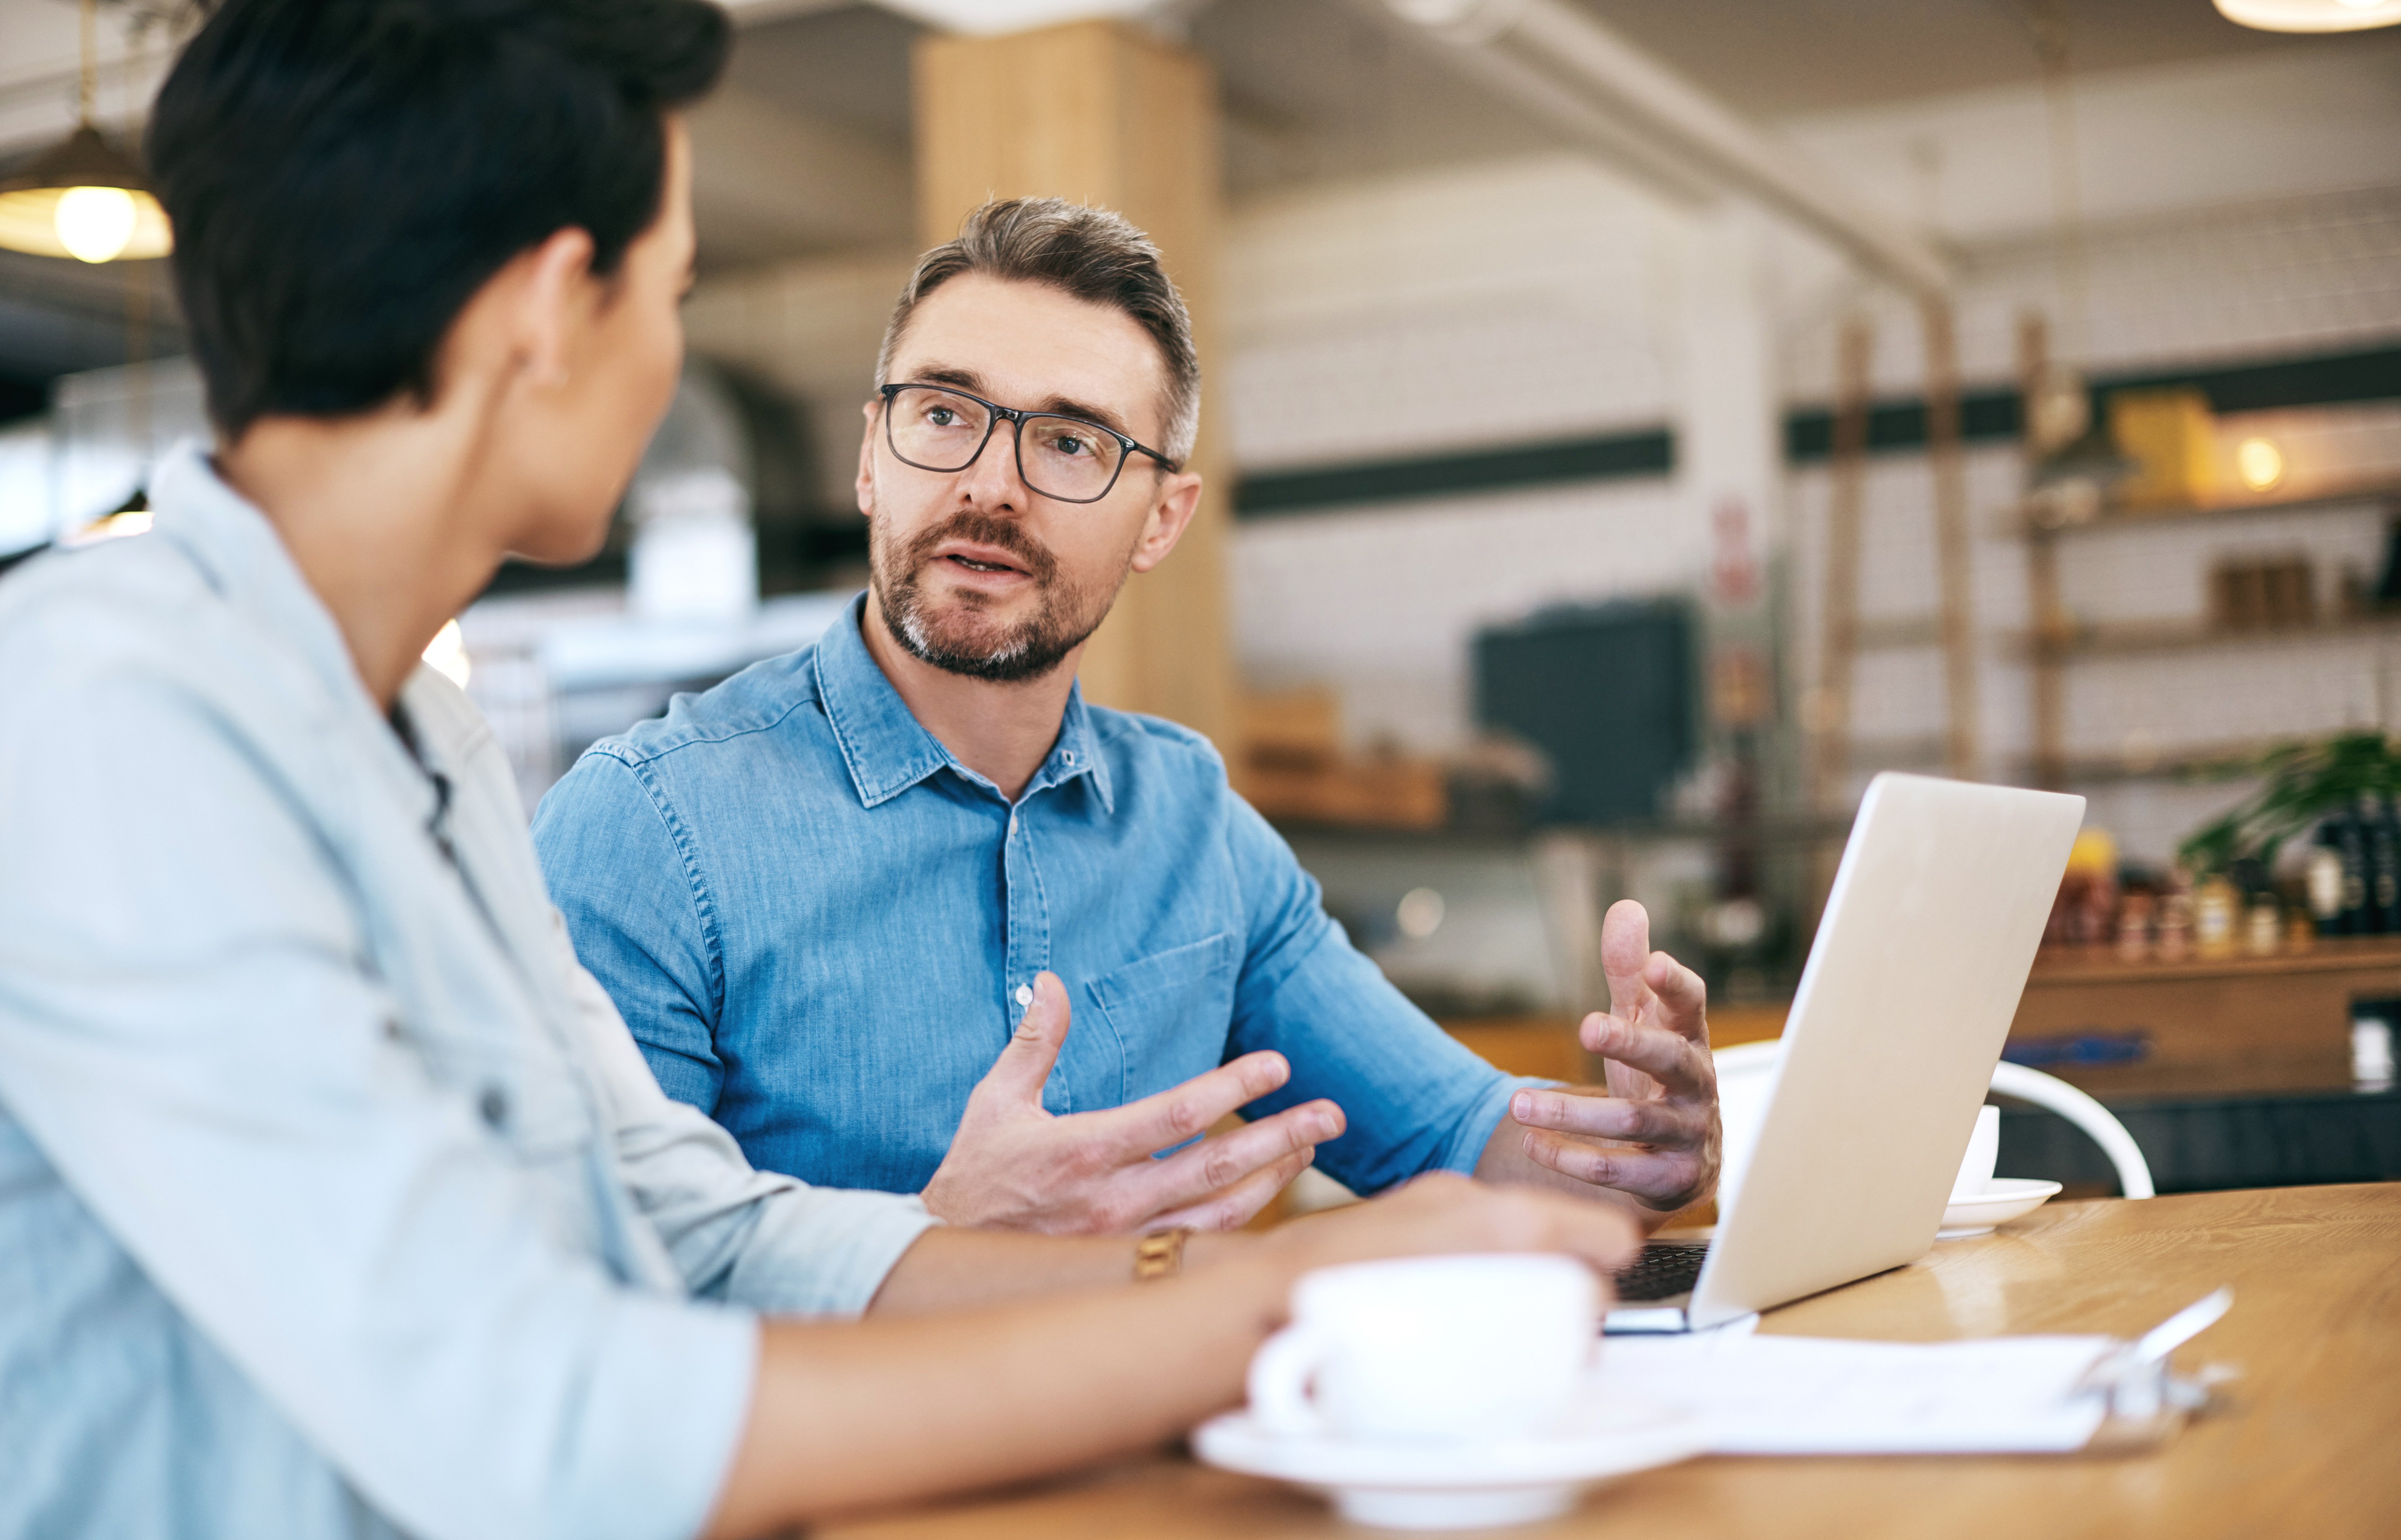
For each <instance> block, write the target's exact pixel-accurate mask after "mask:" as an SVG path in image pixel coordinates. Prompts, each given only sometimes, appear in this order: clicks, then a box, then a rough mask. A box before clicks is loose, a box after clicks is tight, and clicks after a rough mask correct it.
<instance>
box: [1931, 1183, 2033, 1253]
mask: <svg viewBox="0 0 2401 1540" xmlns="http://www.w3.org/2000/svg"><path fill="white" fill-rule="evenodd" d="M2058 1195H2059V1183H2057V1182H2055V1181H2035V1180H2032V1179H2028V1178H2025V1177H1995V1178H1994V1179H1992V1180H1990V1181H1988V1182H1986V1183H1985V1184H1984V1190H1983V1192H1979V1193H1977V1194H1976V1195H1975V1196H1974V1197H1972V1198H1953V1199H1952V1200H1951V1206H1950V1207H1948V1208H1945V1209H1944V1210H1942V1228H1941V1229H1940V1230H1937V1231H1936V1232H1935V1233H1934V1238H1935V1239H1936V1240H1938V1241H1955V1240H1957V1239H1959V1238H1960V1237H1961V1236H1964V1235H1983V1234H1987V1233H1990V1232H1991V1230H1992V1228H1993V1226H1995V1225H1996V1224H2007V1223H2009V1222H2010V1220H2013V1219H2016V1218H2017V1217H2018V1216H2019V1215H2021V1214H2031V1213H2033V1212H2034V1211H2035V1210H2036V1209H2037V1208H2040V1207H2041V1206H2043V1205H2044V1204H2046V1203H2049V1202H2050V1201H2051V1199H2052V1198H2055V1197H2057V1196H2058Z"/></svg>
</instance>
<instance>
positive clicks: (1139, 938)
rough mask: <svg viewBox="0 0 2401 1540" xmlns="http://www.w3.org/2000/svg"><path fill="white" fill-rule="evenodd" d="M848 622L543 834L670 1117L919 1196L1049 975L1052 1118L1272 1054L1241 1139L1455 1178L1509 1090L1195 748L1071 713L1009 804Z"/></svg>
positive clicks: (1377, 1178)
mask: <svg viewBox="0 0 2401 1540" xmlns="http://www.w3.org/2000/svg"><path fill="white" fill-rule="evenodd" d="M862 608H863V600H862V601H861V602H858V603H854V604H853V605H852V606H850V609H849V610H848V612H847V613H846V615H845V616H844V619H842V620H837V621H836V622H835V624H834V625H833V627H832V628H831V629H830V631H828V633H827V634H826V635H825V636H824V637H823V638H822V639H821V640H820V641H819V642H818V643H817V644H816V646H814V647H807V648H804V649H803V650H801V651H799V652H796V653H792V654H790V655H789V656H786V657H782V658H777V659H773V660H771V661H766V662H763V663H760V664H758V665H756V666H754V667H752V668H749V669H747V670H745V671H744V672H743V673H741V674H739V675H735V676H734V678H732V679H729V680H727V681H726V682H725V683H723V684H721V685H720V686H718V687H717V688H714V689H712V690H709V691H707V693H706V694H702V695H697V696H689V695H688V696H679V697H678V698H677V700H676V701H675V702H674V703H673V705H672V706H671V707H670V708H669V709H668V711H667V714H666V715H665V716H664V717H662V718H659V719H657V720H653V721H650V722H645V723H643V724H641V725H639V726H638V727H636V728H635V729H633V730H632V731H630V732H627V733H625V734H624V735H623V736H620V737H617V738H612V739H609V740H606V741H604V742H602V743H598V744H597V745H595V746H594V747H593V748H592V749H590V750H589V751H587V752H586V753H585V754H584V756H583V758H582V759H581V760H579V761H578V762H577V764H576V766H575V767H574V769H573V770H571V771H570V772H569V774H568V776H567V777H566V778H565V779H564V780H563V781H561V782H560V783H559V784H558V785H557V786H556V787H555V788H553V790H552V791H551V793H550V795H549V796H548V797H545V798H544V799H543V801H542V809H541V811H540V813H539V814H538V815H537V817H536V818H535V821H534V840H535V845H536V848H537V849H538V850H539V851H540V852H541V856H542V866H543V869H544V871H545V873H546V874H547V876H548V878H549V880H550V886H551V891H552V893H553V894H554V895H555V896H556V900H557V902H558V904H559V906H560V908H561V909H562V910H563V911H564V912H565V913H566V915H567V920H568V926H569V931H570V933H571V934H572V935H573V936H574V940H575V947H576V951H577V953H578V954H579V955H580V956H581V957H582V959H583V963H584V965H585V966H586V967H588V968H590V969H591V970H592V972H593V973H594V974H596V975H597V977H598V978H599V980H600V981H601V983H602V985H603V986H605V987H606V988H608V990H609V992H610V994H611V996H612V997H613V998H614V999H615V1001H616V1002H617V1007H618V1009H619V1010H620V1011H621V1012H622V1013H623V1014H624V1017H625V1021H626V1024H627V1025H628V1026H629V1027H631V1028H632V1029H633V1031H634V1035H635V1037H636V1038H637V1039H638V1041H639V1042H640V1043H641V1044H642V1048H643V1051H644V1052H645V1053H646V1054H648V1055H649V1056H650V1060H651V1065H652V1069H653V1070H656V1071H657V1074H658V1077H659V1083H661V1084H662V1085H664V1086H665V1088H666V1090H667V1091H668V1093H669V1094H670V1095H672V1096H677V1097H682V1098H683V1099H685V1100H687V1101H690V1102H692V1103H693V1105H694V1106H697V1107H699V1108H701V1109H703V1110H704V1111H707V1112H709V1113H710V1114H711V1115H712V1116H714V1117H715V1118H716V1119H717V1120H718V1121H719V1122H720V1123H722V1124H724V1125H725V1126H726V1127H727V1128H728V1129H729V1130H731V1131H732V1133H733V1134H734V1138H736V1139H737V1140H739V1141H740V1142H741V1145H742V1148H743V1151H744V1152H745V1153H746V1154H748V1156H749V1158H750V1160H751V1161H752V1162H753V1163H754V1164H756V1165H759V1166H761V1168H762V1169H767V1170H775V1171H785V1172H789V1173H791V1174H792V1175H794V1176H798V1177H801V1178H802V1179H804V1180H808V1181H812V1182H819V1183H827V1184H833V1185H840V1186H844V1187H864V1188H882V1189H885V1190H886V1191H890V1192H917V1191H919V1190H921V1189H922V1188H923V1187H924V1186H925V1184H926V1180H927V1179H929V1178H930V1177H931V1176H932V1175H933V1172H934V1168H935V1167H936V1166H937V1165H940V1162H941V1159H942V1155H943V1152H944V1151H945V1150H947V1149H948V1148H949V1145H950V1142H951V1137H952V1135H953V1133H954V1131H955V1130H956V1129H957V1127H958V1124H959V1119H960V1117H961V1115H962V1114H963V1112H964V1111H965V1110H966V1107H967V1093H968V1092H969V1091H970V1090H972V1089H973V1088H974V1086H975V1084H976V1083H977V1082H978V1081H979V1080H981V1078H982V1077H983V1075H984V1073H985V1072H986V1071H987V1070H990V1069H991V1068H992V1064H993V1061H994V1059H995V1057H996V1056H998V1055H999V1053H1000V1051H1001V1048H1002V1046H1003V1045H1004V1044H1005V1043H1007V1041H1008V1036H1009V1033H1010V1031H1011V1029H1013V1027H1014V1026H1015V1023H1016V1019H1017V1016H1018V1015H1019V1014H1020V1013H1021V1011H1022V1006H1021V1005H1020V1004H1019V1002H1018V999H1017V996H1018V993H1019V991H1020V990H1021V989H1022V988H1025V987H1026V986H1028V985H1029V984H1030V983H1031V982H1032V980H1033V978H1034V976H1035V975H1036V974H1038V973H1041V972H1042V971H1044V970H1045V969H1048V970H1050V971H1051V972H1053V973H1056V974H1059V975H1060V977H1061V978H1062V979H1063V981H1064V982H1065V983H1066V986H1067V989H1068V998H1069V1001H1070V1002H1071V1005H1072V1009H1073V1013H1074V1015H1073V1019H1072V1024H1071V1027H1070V1029H1069V1033H1068V1037H1067V1043H1066V1047H1065V1049H1064V1051H1063V1053H1062V1055H1061V1056H1060V1060H1059V1064H1058V1067H1057V1069H1056V1070H1054V1071H1053V1072H1052V1073H1051V1076H1050V1083H1049V1085H1048V1086H1047V1087H1046V1088H1045V1091H1044V1095H1043V1102H1044V1105H1045V1106H1046V1107H1048V1108H1049V1109H1050V1111H1053V1112H1062V1113H1064V1112H1077V1111H1091V1110H1093V1109H1096V1108H1104V1107H1115V1106H1118V1105H1120V1104H1122V1103H1124V1102H1128V1101H1132V1100H1133V1099H1135V1098H1137V1097H1145V1096H1147V1095H1149V1094H1150V1093H1152V1092H1154V1091H1160V1090H1164V1089H1166V1088H1167V1087H1169V1086H1172V1085H1174V1084H1176V1083H1180V1082H1182V1081H1185V1080H1187V1079H1189V1078H1190V1077H1192V1076H1194V1075H1197V1074H1200V1073H1201V1072H1202V1071H1204V1070H1209V1069H1212V1068H1214V1066H1216V1065H1218V1064H1220V1063H1222V1062H1224V1061H1225V1060H1227V1059H1228V1058H1231V1057H1233V1056H1237V1055H1239V1054H1242V1053H1247V1052H1250V1051H1252V1050H1255V1049H1261V1048H1272V1049H1275V1050H1277V1051H1279V1052H1281V1053H1282V1054H1283V1055H1284V1056H1285V1057H1286V1058H1287V1059H1289V1060H1290V1061H1291V1063H1292V1067H1293V1076H1292V1080H1291V1083H1289V1084H1288V1085H1286V1086H1285V1087H1284V1088H1283V1090H1282V1091H1280V1092H1278V1093H1276V1094H1275V1095H1274V1096H1271V1097H1267V1098H1265V1099H1263V1100H1262V1101H1261V1102H1259V1103H1257V1104H1255V1110H1256V1111H1274V1110H1276V1109H1279V1108H1283V1107H1286V1106H1290V1105H1293V1104H1295V1103H1297V1102H1300V1101H1305V1100H1308V1099H1310V1098H1311V1097H1331V1098H1333V1099H1334V1100H1335V1101H1336V1102H1337V1103H1338V1104H1339V1105H1340V1106H1341V1108H1342V1109H1343V1111H1344V1112H1345V1114H1346V1115H1347V1116H1348V1118H1349V1120H1350V1127H1349V1131H1348V1132H1347V1133H1345V1134H1344V1135H1343V1137H1342V1138H1338V1139H1336V1140H1334V1141H1333V1142H1331V1143H1329V1144H1327V1145H1325V1146H1324V1147H1322V1148H1321V1150H1320V1151H1319V1157H1318V1164H1319V1165H1320V1166H1321V1167H1323V1168H1324V1170H1326V1171H1327V1172H1328V1173H1330V1174H1331V1175H1333V1176H1334V1177H1336V1178H1338V1179H1340V1180H1342V1181H1344V1182H1346V1183H1348V1184H1350V1185H1351V1187H1353V1188H1355V1189H1358V1190H1359V1191H1361V1192H1376V1191H1378V1190H1380V1189H1382V1188H1385V1187H1388V1186H1391V1185H1392V1184H1393V1183H1394V1182H1397V1181H1400V1180H1403V1179H1406V1178H1408V1177H1411V1176H1414V1175H1416V1174H1418V1173H1420V1172H1422V1171H1431V1170H1436V1169H1445V1168H1447V1169H1452V1170H1467V1169H1471V1168H1472V1167H1473V1166H1474V1165H1475V1161H1476V1159H1477V1157H1478V1156H1479V1155H1480V1154H1481V1153H1482V1152H1483V1149H1484V1145H1485V1141H1486V1139H1487V1138H1489V1136H1490V1134H1491V1133H1492V1130H1493V1128H1494V1127H1495V1126H1496V1125H1497V1124H1499V1122H1500V1120H1501V1118H1502V1115H1503V1113H1504V1112H1505V1111H1506V1109H1507V1102H1508V1097H1509V1094H1510V1092H1511V1091H1512V1090H1514V1089H1515V1088H1516V1085H1517V1084H1519V1082H1516V1081H1513V1080H1510V1079H1508V1078H1507V1077H1504V1076H1502V1074H1501V1073H1499V1072H1498V1071H1497V1070H1493V1069H1492V1068H1491V1067H1490V1066H1489V1065H1487V1064H1486V1063H1484V1061H1483V1060H1481V1059H1479V1058H1477V1057H1476V1056H1475V1055H1473V1054H1471V1053H1470V1052H1468V1051H1467V1050H1466V1049H1465V1048H1463V1047H1461V1045H1460V1044H1459V1043H1457V1042H1456V1041H1455V1040H1453V1039H1452V1038H1451V1037H1450V1036H1449V1035H1448V1034H1447V1033H1445V1032H1444V1031H1443V1030H1442V1029H1440V1028H1438V1027H1437V1026H1435V1025H1434V1022H1433V1021H1431V1020H1429V1019H1428V1018H1427V1017H1426V1015H1424V1014H1423V1013H1422V1012H1420V1011H1419V1010H1418V1009H1417V1008H1416V1007H1415V1006H1413V1005H1411V1004H1410V1003H1409V1002H1407V1001H1406V1000H1405V999H1404V998H1403V997H1402V996H1401V994H1400V993H1399V991H1398V990H1396V989H1394V988H1393V986H1392V985H1391V984H1390V983H1388V982H1387V981H1386V980H1385V978H1384V976H1383V974H1381V973H1380V972H1379V970H1378V969H1377V967H1376V966H1375V964H1374V963H1373V962H1371V961H1368V960H1367V959H1366V958H1365V957H1363V956H1362V955H1360V953H1359V952H1358V951H1356V950H1355V949H1354V948H1352V947H1351V944H1350V942H1349V941H1348V940H1347V939H1346V938H1345V937H1344V935H1343V934H1342V931H1341V928H1340V927H1339V926H1338V925H1336V924H1335V923H1334V921H1333V920H1330V919H1328V918H1327V916H1326V914H1325V912H1324V907H1323V906H1322V905H1321V903H1320V900H1319V893H1318V888H1317V884H1316V883H1315V882H1314V881H1313V880H1312V879H1310V877H1309V876H1308V874H1307V873H1305V872H1303V871H1302V870H1301V869H1300V867H1299V865H1298V864H1297V862H1296V861H1295V860H1294V859H1293V855H1292V852H1291V850H1290V848H1289V847H1287V846H1286V845H1285V844H1284V842H1283V839H1282V838H1279V837H1278V836H1277V835H1276V833H1275V832H1274V831H1273V830H1272V829H1270V828H1269V826H1268V825H1267V823H1266V821H1265V820H1263V819H1261V818H1260V817H1259V815H1258V814H1257V813H1256V812H1255V811H1253V810H1252V809H1251V807H1250V806H1249V805H1248V804H1247V803H1245V802H1244V801H1243V800H1242V798H1241V797H1237V796H1236V795H1234V793H1233V792H1232V791H1231V790H1229V789H1228V785H1227V783H1226V772H1225V767H1224V764H1223V763H1222V762H1221V761H1220V760H1219V758H1218V757H1217V755H1216V753H1215V751H1214V750H1213V749H1212V748H1211V747H1210V746H1209V743H1207V741H1206V740H1204V739H1202V738H1201V737H1200V736H1199V735H1198V734H1195V733H1193V732H1190V731H1187V729H1183V728H1180V727H1177V726H1175V725H1173V723H1169V722H1163V721H1160V720H1159V719H1157V718H1155V717H1149V716H1140V715H1132V714H1129V713H1125V712H1117V711H1108V710H1104V709H1102V708H1099V707H1092V706H1087V705H1086V704H1085V703H1084V702H1083V699H1082V696H1081V694H1080V692H1077V693H1071V694H1070V696H1069V698H1068V702H1067V709H1066V714H1065V718H1064V720H1063V723H1062V725H1061V729H1060V732H1059V737H1058V740H1057V742H1056V743H1054V744H1053V746H1052V748H1051V752H1050V756H1049V758H1048V759H1046V760H1045V761H1044V763H1043V765H1042V767H1041V768H1040V770H1038V771H1037V772H1036V775H1035V777H1034V779H1033V781H1032V782H1031V783H1030V784H1028V785H1027V786H1026V788H1025V790H1024V792H1023V794H1022V796H1021V797H1019V798H1018V800H1017V802H1016V803H1015V804H1014V805H1013V806H1012V805H1011V804H1010V803H1009V802H1008V799H1007V798H1005V797H1002V796H1001V794H1000V792H999V791H998V789H997V788H995V786H994V785H993V784H992V783H991V782H989V781H987V780H986V779H984V778H983V777H982V776H981V775H979V774H978V773H976V772H975V771H974V770H968V769H967V767H965V766H963V765H961V764H959V763H958V762H957V761H956V760H955V759H954V758H953V757H952V756H951V755H950V754H949V752H948V751H947V750H945V749H944V748H943V746H942V745H941V743H940V742H938V741H937V740H936V739H935V738H934V736H933V735H932V734H931V733H929V732H927V731H926V729H924V728H923V727H921V726H920V725H918V723H917V721H916V719H915V718H914V717H913V716H912V715H910V712H909V709H908V707H907V705H906V704H905V703H904V702H902V701H901V699H900V697H899V694H898V692H896V691H895V690H894V689H893V688H892V686H891V684H890V682H889V681H888V680H886V679H885V676H884V674H883V671H882V670H881V669H880V668H879V667H878V666H877V665H876V663H875V661H874V659H873V658H872V656H871V654H870V653H869V652H868V650H867V647H866V644H865V642H864V641H863V640H862V639H861V637H860V634H859V629H858V628H859V620H860V617H861V614H862Z"/></svg>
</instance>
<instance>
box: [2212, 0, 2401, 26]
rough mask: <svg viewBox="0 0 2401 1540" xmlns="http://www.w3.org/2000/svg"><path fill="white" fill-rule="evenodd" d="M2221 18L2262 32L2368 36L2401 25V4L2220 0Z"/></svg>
mask: <svg viewBox="0 0 2401 1540" xmlns="http://www.w3.org/2000/svg"><path fill="white" fill-rule="evenodd" d="M2217 14H2218V15H2220V16H2223V17H2224V18H2226V19H2227V20H2229V21H2235V22H2240V23H2241V24H2242V25H2243V26H2246V27H2257V28H2258V29H2259V30H2260V31H2261V32H2365V31H2367V29H2368V28H2370V27H2389V26H2392V25H2393V24H2394V22H2397V21H2401V0H2217Z"/></svg>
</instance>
